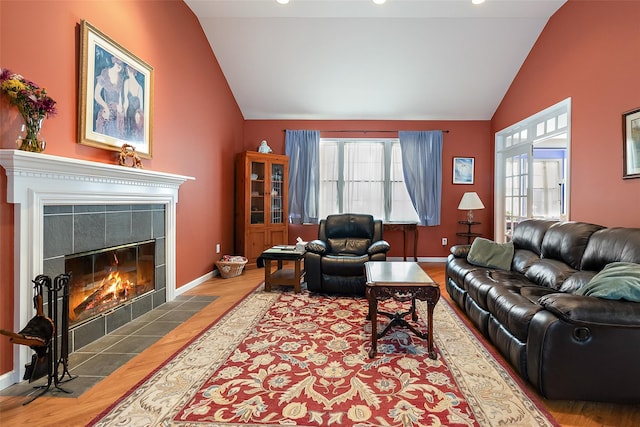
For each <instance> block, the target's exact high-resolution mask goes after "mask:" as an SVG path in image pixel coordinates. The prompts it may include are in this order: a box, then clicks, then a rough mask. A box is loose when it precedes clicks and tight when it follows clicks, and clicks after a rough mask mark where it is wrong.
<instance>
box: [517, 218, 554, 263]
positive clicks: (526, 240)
mask: <svg viewBox="0 0 640 427" xmlns="http://www.w3.org/2000/svg"><path fill="white" fill-rule="evenodd" d="M557 222H558V221H554V220H542V219H526V220H524V221H521V222H519V223H518V224H516V226H515V228H514V229H513V238H512V239H511V241H512V242H513V245H514V247H515V248H516V249H526V250H529V251H531V252H535V253H536V254H538V255H540V253H541V246H542V239H543V238H544V235H545V233H546V232H547V230H548V229H549V227H551V226H552V225H553V224H555V223H557Z"/></svg>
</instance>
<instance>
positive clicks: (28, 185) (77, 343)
mask: <svg viewBox="0 0 640 427" xmlns="http://www.w3.org/2000/svg"><path fill="white" fill-rule="evenodd" d="M0 165H1V166H2V167H3V168H4V169H5V172H6V174H7V202H9V203H13V204H14V205H15V208H14V230H15V232H14V248H15V249H14V260H15V264H14V283H15V285H14V307H15V309H14V312H15V313H14V330H16V331H18V330H20V329H22V327H23V326H24V325H25V324H26V323H27V322H28V321H29V319H31V317H33V316H34V314H35V310H34V308H33V302H32V296H33V290H32V282H31V280H32V279H33V278H35V277H36V276H37V275H38V274H46V275H48V276H50V277H51V278H54V277H55V276H57V275H58V274H60V273H62V272H63V271H64V255H69V254H71V253H75V252H82V251H85V250H91V249H97V248H99V247H100V248H101V247H109V246H113V245H117V244H124V243H131V242H137V241H141V240H147V239H152V238H153V239H156V286H155V291H154V292H152V293H149V294H147V295H144V296H142V297H140V298H139V299H137V300H136V301H135V303H133V304H130V305H128V306H127V307H125V308H123V309H119V310H116V311H114V312H111V313H109V314H108V315H106V316H102V317H100V318H97V319H96V320H94V321H91V322H87V323H84V324H82V325H80V326H78V328H76V330H75V331H74V332H73V333H72V339H71V340H70V347H71V348H70V351H73V350H74V349H77V348H79V347H82V346H83V345H85V344H87V343H89V342H91V341H92V340H94V339H97V338H99V337H100V336H102V335H104V334H105V333H108V332H111V331H112V330H113V329H115V328H118V327H119V326H122V325H123V324H125V323H126V322H127V321H129V320H131V319H133V318H135V317H138V316H139V315H141V314H143V313H144V312H146V311H148V310H151V309H153V308H154V307H156V306H158V305H160V304H162V303H163V302H165V301H172V300H173V299H174V298H175V296H176V295H175V294H176V278H175V267H176V266H175V245H176V235H175V231H176V204H177V203H178V189H179V187H180V185H181V184H183V183H184V182H185V181H187V180H190V179H193V178H192V177H187V176H182V175H174V174H168V173H162V172H156V171H149V170H144V169H134V168H128V167H122V166H117V165H110V164H103V163H96V162H90V161H84V160H77V159H70V158H65V157H58V156H51V155H47V154H42V153H29V152H24V151H19V150H4V149H3V150H0ZM30 357H31V350H30V349H29V348H28V347H25V346H14V357H13V360H14V364H13V366H14V369H13V371H11V372H9V373H7V374H4V375H0V389H3V388H6V387H8V386H9V385H11V384H13V383H15V382H18V381H20V380H21V378H22V375H23V373H24V365H25V364H26V363H28V362H29V360H30Z"/></svg>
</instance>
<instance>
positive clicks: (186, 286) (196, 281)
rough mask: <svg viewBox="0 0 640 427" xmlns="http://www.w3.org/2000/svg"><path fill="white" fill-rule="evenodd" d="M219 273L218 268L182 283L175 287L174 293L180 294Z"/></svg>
mask: <svg viewBox="0 0 640 427" xmlns="http://www.w3.org/2000/svg"><path fill="white" fill-rule="evenodd" d="M219 275H220V273H218V270H215V271H210V272H209V273H207V274H205V275H203V276H200V277H198V278H197V279H194V280H192V281H191V282H189V283H185V284H184V285H182V286H180V287H179V288H177V289H176V293H175V295H176V296H178V295H182V294H183V293H185V292H187V291H190V290H191V289H193V288H195V287H196V286H198V285H200V284H202V283H204V282H206V281H207V280H209V279H213V278H214V277H215V276H219Z"/></svg>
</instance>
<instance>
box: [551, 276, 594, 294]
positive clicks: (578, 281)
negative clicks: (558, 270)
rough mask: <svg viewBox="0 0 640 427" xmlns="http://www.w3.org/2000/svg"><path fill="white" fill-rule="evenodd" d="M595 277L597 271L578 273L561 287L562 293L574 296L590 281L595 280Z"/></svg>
mask: <svg viewBox="0 0 640 427" xmlns="http://www.w3.org/2000/svg"><path fill="white" fill-rule="evenodd" d="M595 275H596V273H595V271H576V272H575V273H574V274H572V275H571V276H570V277H569V278H568V279H567V280H565V281H564V282H563V283H562V285H561V286H560V292H566V293H569V294H572V293H574V292H575V291H577V290H578V289H580V288H581V287H583V286H584V285H586V284H587V283H589V281H590V280H591V279H593V276H595Z"/></svg>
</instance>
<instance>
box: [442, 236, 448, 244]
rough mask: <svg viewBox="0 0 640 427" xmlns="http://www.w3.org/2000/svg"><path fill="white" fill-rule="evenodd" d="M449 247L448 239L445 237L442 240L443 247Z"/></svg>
mask: <svg viewBox="0 0 640 427" xmlns="http://www.w3.org/2000/svg"><path fill="white" fill-rule="evenodd" d="M446 245H447V238H446V237H443V238H442V246H446Z"/></svg>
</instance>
